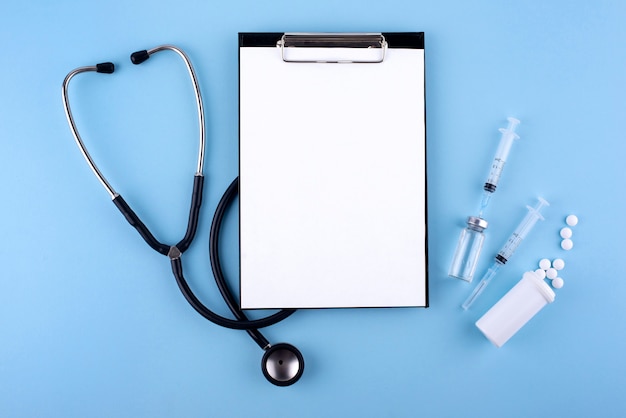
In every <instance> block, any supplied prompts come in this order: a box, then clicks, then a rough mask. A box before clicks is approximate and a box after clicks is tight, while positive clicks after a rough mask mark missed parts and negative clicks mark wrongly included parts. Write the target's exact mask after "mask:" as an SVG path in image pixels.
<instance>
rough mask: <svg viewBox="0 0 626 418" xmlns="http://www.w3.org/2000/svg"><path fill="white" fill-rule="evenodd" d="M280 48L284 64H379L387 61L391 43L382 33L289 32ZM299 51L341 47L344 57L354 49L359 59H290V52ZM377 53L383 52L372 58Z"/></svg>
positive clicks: (331, 57)
mask: <svg viewBox="0 0 626 418" xmlns="http://www.w3.org/2000/svg"><path fill="white" fill-rule="evenodd" d="M276 46H277V47H280V49H281V56H282V59H283V61H284V62H299V63H348V64H377V63H381V62H383V61H384V60H385V53H386V51H387V41H386V40H385V37H384V36H383V34H382V33H286V34H284V35H283V36H282V37H281V39H280V40H279V41H278V42H277V43H276ZM295 48H303V49H306V48H341V49H342V51H341V53H342V54H343V53H344V51H343V49H348V48H350V49H353V52H354V55H355V56H354V57H352V58H350V57H346V58H345V59H344V58H343V57H341V58H339V57H338V56H337V55H336V54H330V55H331V56H330V57H327V58H323V59H322V58H320V59H317V58H311V56H310V55H309V54H299V56H300V58H289V57H287V50H288V49H291V50H292V51H293V50H294V49H295ZM373 50H380V53H376V54H375V55H372V51H373ZM370 55H371V56H372V57H371V58H370Z"/></svg>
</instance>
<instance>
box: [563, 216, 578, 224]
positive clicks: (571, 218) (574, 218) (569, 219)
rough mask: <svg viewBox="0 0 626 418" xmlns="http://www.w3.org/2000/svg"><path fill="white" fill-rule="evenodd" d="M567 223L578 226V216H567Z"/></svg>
mask: <svg viewBox="0 0 626 418" xmlns="http://www.w3.org/2000/svg"><path fill="white" fill-rule="evenodd" d="M565 223H566V224H568V225H569V226H576V224H577V223H578V216H576V215H569V216H568V217H567V218H565Z"/></svg>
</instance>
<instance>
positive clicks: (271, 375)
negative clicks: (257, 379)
mask: <svg viewBox="0 0 626 418" xmlns="http://www.w3.org/2000/svg"><path fill="white" fill-rule="evenodd" d="M261 369H262V370H263V375H264V376H265V378H266V379H267V380H268V381H269V382H270V383H272V384H274V385H276V386H290V385H293V384H294V383H296V382H297V381H298V380H299V379H300V377H302V373H303V372H304V357H302V353H301V352H300V350H298V349H297V348H296V347H294V346H293V345H291V344H287V343H279V344H275V345H273V346H271V347H270V348H268V349H267V350H265V354H263V359H262V360H261Z"/></svg>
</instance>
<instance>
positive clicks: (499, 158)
mask: <svg viewBox="0 0 626 418" xmlns="http://www.w3.org/2000/svg"><path fill="white" fill-rule="evenodd" d="M507 120H508V121H509V126H507V127H506V128H500V132H501V133H502V137H501V138H500V143H499V145H498V149H497V150H496V155H495V157H493V163H491V170H490V171H489V177H488V178H487V181H486V182H485V185H484V186H483V189H484V193H483V198H482V199H481V202H480V211H479V214H478V217H479V218H482V216H483V212H484V210H485V208H486V207H487V205H488V204H489V200H490V199H491V195H492V194H493V192H495V191H496V187H497V186H498V182H499V181H500V176H501V175H502V170H503V169H504V164H505V163H506V159H507V158H508V156H509V152H510V151H511V145H513V141H514V140H516V139H519V135H517V134H516V133H515V128H516V127H517V125H519V123H520V121H519V120H518V119H515V118H513V117H508V118H507Z"/></svg>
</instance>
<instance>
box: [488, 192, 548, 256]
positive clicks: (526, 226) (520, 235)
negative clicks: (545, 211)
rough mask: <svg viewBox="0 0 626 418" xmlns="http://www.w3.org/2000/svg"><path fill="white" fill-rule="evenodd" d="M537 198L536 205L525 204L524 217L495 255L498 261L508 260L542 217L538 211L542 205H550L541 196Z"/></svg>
mask: <svg viewBox="0 0 626 418" xmlns="http://www.w3.org/2000/svg"><path fill="white" fill-rule="evenodd" d="M538 200H539V202H538V203H537V205H535V207H532V206H526V207H527V208H528V213H527V214H526V216H524V219H522V222H520V224H519V225H518V226H517V228H515V231H514V232H513V234H511V236H510V237H509V239H508V240H507V241H506V244H504V246H503V247H502V249H501V250H500V251H499V252H498V255H497V256H496V258H497V259H499V260H501V261H500V262H502V259H504V260H506V261H508V259H509V258H511V256H512V255H513V253H514V252H515V250H517V247H518V246H519V245H520V244H521V243H522V241H523V240H524V239H525V238H526V236H527V235H528V233H529V232H530V230H531V229H533V226H535V224H536V223H537V221H538V220H539V219H541V220H543V219H544V218H543V216H541V213H540V212H541V209H542V208H543V207H544V206H550V203H548V201H547V200H545V199H544V198H542V197H539V198H538ZM506 261H504V262H506Z"/></svg>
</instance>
